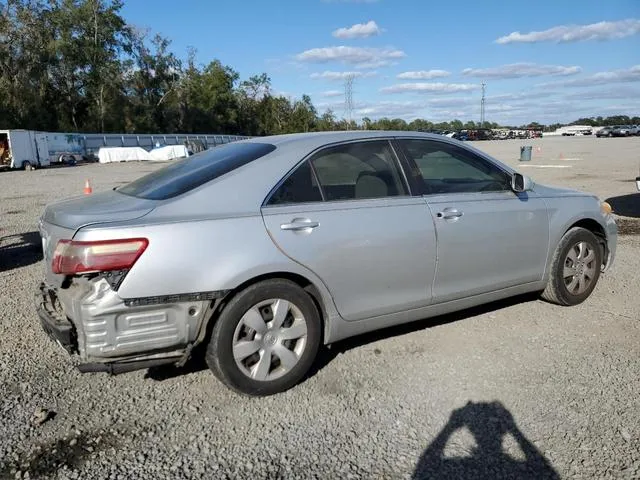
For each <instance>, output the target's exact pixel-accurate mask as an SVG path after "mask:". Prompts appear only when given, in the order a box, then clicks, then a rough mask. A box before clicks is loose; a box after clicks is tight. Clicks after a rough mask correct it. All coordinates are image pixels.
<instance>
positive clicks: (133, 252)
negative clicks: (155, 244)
mask: <svg viewBox="0 0 640 480" xmlns="http://www.w3.org/2000/svg"><path fill="white" fill-rule="evenodd" d="M147 245H149V241H148V240H147V239H146V238H127V239H123V240H103V241H98V242H78V241H74V240H60V241H59V242H58V244H57V245H56V250H55V252H54V254H53V262H52V269H53V273H57V274H62V275H75V274H78V273H87V272H106V271H110V270H124V269H128V268H131V267H132V266H133V264H134V263H136V260H138V258H140V255H142V253H143V252H144V251H145V249H146V248H147Z"/></svg>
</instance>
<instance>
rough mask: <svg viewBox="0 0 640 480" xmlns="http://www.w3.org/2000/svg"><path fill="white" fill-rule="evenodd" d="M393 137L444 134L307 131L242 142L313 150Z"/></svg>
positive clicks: (434, 137) (440, 138)
mask: <svg viewBox="0 0 640 480" xmlns="http://www.w3.org/2000/svg"><path fill="white" fill-rule="evenodd" d="M391 137H405V138H406V137H416V138H424V139H427V138H433V139H438V140H442V138H443V137H442V135H437V134H434V133H425V132H412V131H404V130H341V131H329V132H307V133H289V134H283V135H269V136H264V137H253V138H249V139H246V140H241V141H242V142H260V143H270V144H272V145H276V146H277V147H286V148H295V149H297V148H300V149H303V150H306V149H309V150H313V149H315V148H318V147H321V146H323V145H328V144H331V143H338V142H345V141H350V140H365V139H373V138H391Z"/></svg>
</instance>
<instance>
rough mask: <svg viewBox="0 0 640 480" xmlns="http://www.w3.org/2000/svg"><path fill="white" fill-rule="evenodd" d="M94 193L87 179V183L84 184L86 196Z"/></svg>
mask: <svg viewBox="0 0 640 480" xmlns="http://www.w3.org/2000/svg"><path fill="white" fill-rule="evenodd" d="M92 192H93V189H92V188H91V184H90V183H89V179H87V181H86V182H84V194H85V195H89V194H91V193H92Z"/></svg>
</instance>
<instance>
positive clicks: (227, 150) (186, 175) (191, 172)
mask: <svg viewBox="0 0 640 480" xmlns="http://www.w3.org/2000/svg"><path fill="white" fill-rule="evenodd" d="M275 149H276V147H275V145H271V144H268V143H227V144H226V145H220V146H219V147H214V148H212V149H210V150H205V151H204V152H200V153H197V154H195V155H193V156H191V157H189V158H185V159H184V160H178V161H176V162H175V163H172V164H171V165H168V166H166V167H164V168H161V169H160V170H157V171H155V172H153V173H150V174H148V175H145V176H144V177H140V178H138V179H137V180H135V181H133V182H131V183H128V184H127V185H123V186H122V187H120V188H118V189H117V191H118V192H120V193H124V194H125V195H131V196H133V197H138V198H146V199H148V200H164V199H167V198H171V197H175V196H177V195H181V194H183V193H186V192H188V191H190V190H193V189H194V188H196V187H199V186H200V185H203V184H205V183H207V182H210V181H211V180H213V179H215V178H218V177H219V176H221V175H224V174H225V173H229V172H230V171H232V170H235V169H236V168H239V167H241V166H243V165H246V164H248V163H249V162H252V161H253V160H256V159H258V158H260V157H262V156H264V155H266V154H268V153H270V152H273V151H274V150H275Z"/></svg>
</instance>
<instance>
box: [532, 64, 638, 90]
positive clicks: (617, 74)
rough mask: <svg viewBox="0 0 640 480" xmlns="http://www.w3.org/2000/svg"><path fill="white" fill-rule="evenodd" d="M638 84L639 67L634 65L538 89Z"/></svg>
mask: <svg viewBox="0 0 640 480" xmlns="http://www.w3.org/2000/svg"><path fill="white" fill-rule="evenodd" d="M634 82H640V65H634V66H633V67H630V68H625V69H622V70H614V71H611V72H598V73H594V74H593V75H589V76H587V77H583V78H574V79H571V80H563V81H557V82H548V83H541V84H539V85H537V86H538V87H591V86H595V85H608V84H612V83H634Z"/></svg>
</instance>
